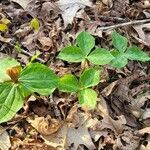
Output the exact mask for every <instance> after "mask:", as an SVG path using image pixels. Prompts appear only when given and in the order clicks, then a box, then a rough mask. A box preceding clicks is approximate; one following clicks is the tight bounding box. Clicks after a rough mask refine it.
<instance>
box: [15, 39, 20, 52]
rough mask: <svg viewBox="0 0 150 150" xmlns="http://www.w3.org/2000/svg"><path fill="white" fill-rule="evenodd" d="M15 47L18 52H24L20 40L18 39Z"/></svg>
mask: <svg viewBox="0 0 150 150" xmlns="http://www.w3.org/2000/svg"><path fill="white" fill-rule="evenodd" d="M14 47H15V49H16V50H17V52H18V53H21V52H22V48H21V45H20V44H19V42H18V41H17V42H16V43H15V45H14Z"/></svg>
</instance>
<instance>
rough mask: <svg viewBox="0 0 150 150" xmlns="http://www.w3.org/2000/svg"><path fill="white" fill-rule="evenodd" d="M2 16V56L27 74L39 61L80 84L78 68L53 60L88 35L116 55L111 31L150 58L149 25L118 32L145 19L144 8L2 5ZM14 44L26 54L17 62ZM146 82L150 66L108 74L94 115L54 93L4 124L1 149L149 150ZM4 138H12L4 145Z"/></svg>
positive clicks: (107, 3)
mask: <svg viewBox="0 0 150 150" xmlns="http://www.w3.org/2000/svg"><path fill="white" fill-rule="evenodd" d="M0 16H1V18H3V20H4V19H5V20H6V19H8V20H10V22H9V23H8V24H7V27H8V29H7V31H6V32H0V45H1V46H0V56H1V57H4V56H5V57H6V56H10V57H13V58H16V59H17V60H18V61H19V62H21V63H22V65H23V66H25V65H27V64H28V63H29V62H30V60H31V58H32V57H33V56H35V55H36V54H40V55H38V58H40V59H42V60H43V61H44V62H45V63H46V65H47V66H49V67H51V68H52V69H53V70H54V72H56V73H57V74H59V75H64V74H65V73H73V74H75V75H77V76H78V75H79V73H80V72H81V68H82V67H81V66H80V64H70V63H68V64H66V63H64V62H63V61H61V60H57V59H56V56H57V54H58V52H59V51H60V49H62V48H63V47H64V46H67V45H71V44H75V39H76V35H78V34H79V32H80V31H83V30H85V29H86V30H88V31H89V32H90V33H91V34H92V35H94V36H95V38H96V45H97V46H102V47H105V48H112V47H111V42H110V34H111V32H112V29H117V31H119V32H120V33H122V34H125V35H126V37H128V40H129V41H130V44H131V43H134V44H135V45H138V46H140V47H141V48H143V49H144V51H146V52H147V53H150V50H149V22H147V23H140V24H136V25H135V24H131V25H127V26H126V25H124V26H119V27H116V26H115V25H116V24H122V23H126V22H128V21H130V20H133V21H134V20H139V19H141V20H144V19H148V18H149V16H150V13H149V2H148V1H147V0H142V1H128V0H126V1H123V0H116V1H111V0H102V1H100V0H96V1H90V0H82V1H79V0H76V1H66V0H46V1H45V0H30V1H29V0H28V1H24V0H22V1H18V0H10V1H8V0H2V1H1V3H0ZM33 18H37V19H38V20H39V24H40V27H39V30H38V31H35V30H34V29H32V27H31V25H30V22H31V20H32V19H33ZM109 26H113V28H112V27H111V28H109ZM103 27H108V29H107V30H104V29H103ZM16 42H18V43H19V45H20V47H21V49H22V51H21V53H19V54H18V52H17V51H16V49H15V47H14V45H15V43H16ZM23 51H24V52H25V53H23ZM34 61H38V59H35V60H34ZM149 76H150V68H149V62H148V63H139V62H133V61H130V62H129V63H128V65H127V66H126V67H124V68H123V69H121V70H119V69H114V68H111V67H107V68H105V71H104V72H103V74H102V77H103V80H102V82H101V83H100V84H99V85H98V86H96V87H95V90H96V91H97V92H98V96H99V100H98V102H97V106H96V108H95V109H94V110H91V111H87V110H86V109H84V108H81V107H80V106H79V105H78V103H77V98H76V96H75V95H74V94H70V95H69V94H64V93H61V92H55V93H54V95H52V96H51V97H46V96H39V95H35V97H34V98H33V97H30V98H27V99H26V103H25V106H24V107H23V108H22V109H21V111H19V112H18V113H17V115H16V116H15V117H14V118H13V119H12V120H11V121H10V122H7V123H6V124H2V126H3V128H6V131H4V132H3V133H2V134H1V138H0V143H3V145H4V148H5V149H9V148H10V149H12V150H13V149H19V148H20V147H21V149H41V150H47V149H74V150H76V149H89V150H92V149H98V150H102V149H114V150H117V149H121V150H136V149H140V150H148V149H149V147H150V135H149V134H150V129H149V126H150V103H149V102H150V97H149V95H150V93H149V91H150V87H149ZM3 136H5V138H7V143H6V144H4V142H3ZM9 139H10V141H9ZM5 142H6V140H5ZM3 145H0V146H1V147H0V148H1V149H4V148H3Z"/></svg>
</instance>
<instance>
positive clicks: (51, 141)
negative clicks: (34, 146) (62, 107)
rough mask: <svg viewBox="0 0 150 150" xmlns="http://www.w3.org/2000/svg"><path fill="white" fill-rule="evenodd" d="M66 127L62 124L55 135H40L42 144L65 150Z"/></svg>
mask: <svg viewBox="0 0 150 150" xmlns="http://www.w3.org/2000/svg"><path fill="white" fill-rule="evenodd" d="M67 130H68V128H67V126H66V124H64V125H63V126H62V128H61V129H60V130H58V131H57V132H56V133H55V134H51V135H49V136H45V135H41V138H42V139H43V140H44V142H45V143H46V144H47V145H49V146H51V147H53V148H56V149H60V150H65V149H66V142H67Z"/></svg>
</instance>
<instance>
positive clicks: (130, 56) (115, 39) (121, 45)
mask: <svg viewBox="0 0 150 150" xmlns="http://www.w3.org/2000/svg"><path fill="white" fill-rule="evenodd" d="M112 44H113V46H114V47H115V50H113V51H112V52H111V53H112V55H113V56H114V59H113V60H112V61H111V62H110V64H111V65H112V66H113V67H116V68H122V67H124V66H125V65H127V63H128V60H137V61H142V62H145V61H149V60H150V56H149V55H148V54H146V53H144V52H143V51H142V50H141V49H140V48H139V47H137V46H130V47H128V40H127V38H126V37H124V36H122V35H120V34H119V33H117V32H116V31H114V32H113V33H112Z"/></svg>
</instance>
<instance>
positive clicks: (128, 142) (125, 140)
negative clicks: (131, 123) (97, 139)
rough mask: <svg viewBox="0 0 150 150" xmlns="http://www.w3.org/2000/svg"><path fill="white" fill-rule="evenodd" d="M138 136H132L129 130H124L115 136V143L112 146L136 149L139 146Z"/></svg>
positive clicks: (130, 149) (125, 149)
mask: <svg viewBox="0 0 150 150" xmlns="http://www.w3.org/2000/svg"><path fill="white" fill-rule="evenodd" d="M139 142H140V138H139V137H136V136H134V135H133V134H132V133H131V132H130V131H125V132H124V133H123V134H122V135H120V136H118V137H117V140H116V143H115V145H114V146H113V148H114V149H115V150H117V149H120V150H136V149H137V148H138V147H139Z"/></svg>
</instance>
